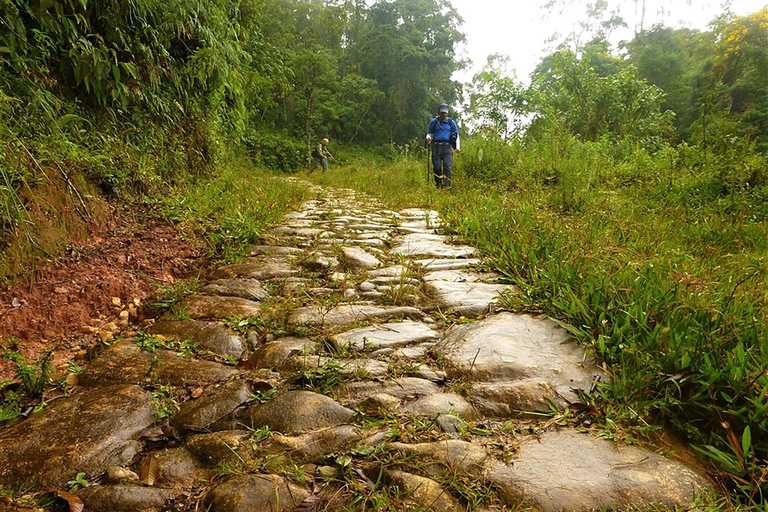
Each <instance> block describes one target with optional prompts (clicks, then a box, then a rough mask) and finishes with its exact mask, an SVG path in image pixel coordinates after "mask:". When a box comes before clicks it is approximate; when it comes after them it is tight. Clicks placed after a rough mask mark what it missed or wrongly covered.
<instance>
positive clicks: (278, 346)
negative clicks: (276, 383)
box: [248, 336, 316, 369]
mask: <svg viewBox="0 0 768 512" xmlns="http://www.w3.org/2000/svg"><path fill="white" fill-rule="evenodd" d="M315 345H316V343H315V342H314V341H312V340H311V339H309V338H294V337H292V336H287V337H284V338H278V339H276V340H274V341H270V342H269V343H265V344H263V345H260V346H259V347H258V348H257V349H256V350H254V351H253V353H252V354H251V355H250V357H249V358H248V361H249V362H250V363H251V364H252V365H253V366H255V367H257V368H274V369H280V367H281V366H282V365H283V363H284V362H285V361H286V359H288V358H289V357H291V356H304V355H309V354H312V353H314V351H315Z"/></svg>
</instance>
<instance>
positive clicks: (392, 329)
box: [331, 320, 440, 350]
mask: <svg viewBox="0 0 768 512" xmlns="http://www.w3.org/2000/svg"><path fill="white" fill-rule="evenodd" d="M439 337H440V335H439V334H438V333H437V332H436V331H434V330H432V329H431V328H429V327H427V326H426V325H424V324H422V323H420V322H414V321H412V320H404V321H402V322H387V323H383V324H377V325H372V326H370V327H362V328H360V329H353V330H351V331H347V332H343V333H340V334H337V335H335V336H333V337H332V338H331V339H332V340H333V343H334V345H336V346H337V347H339V348H341V347H344V348H348V349H351V350H375V349H379V348H394V347H403V346H405V345H410V344H412V343H420V342H423V341H430V340H437V339H438V338H439Z"/></svg>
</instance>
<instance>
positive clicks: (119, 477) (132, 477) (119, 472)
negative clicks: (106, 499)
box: [105, 466, 139, 484]
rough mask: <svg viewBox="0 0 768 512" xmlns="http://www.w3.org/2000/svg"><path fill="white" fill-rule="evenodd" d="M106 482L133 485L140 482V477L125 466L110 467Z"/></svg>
mask: <svg viewBox="0 0 768 512" xmlns="http://www.w3.org/2000/svg"><path fill="white" fill-rule="evenodd" d="M105 481H106V483H108V484H132V483H138V482H139V475H137V474H136V473H134V472H133V471H131V470H130V469H128V468H124V467H123V466H110V467H109V468H108V469H107V474H106V477H105Z"/></svg>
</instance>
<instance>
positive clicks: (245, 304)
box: [166, 294, 261, 320]
mask: <svg viewBox="0 0 768 512" xmlns="http://www.w3.org/2000/svg"><path fill="white" fill-rule="evenodd" d="M173 309H174V310H175V311H182V312H184V313H186V314H187V315H189V316H190V317H191V318H193V319H196V320H199V319H206V318H216V319H224V318H229V317H233V316H237V317H241V318H247V317H254V316H258V315H259V313H260V312H261V304H260V303H258V302H255V301H252V300H248V299H243V298H241V297H222V296H218V295H200V294H194V295H190V296H189V297H187V298H186V299H184V300H182V301H181V302H179V303H178V304H176V305H175V306H174V307H173ZM166 315H167V314H166Z"/></svg>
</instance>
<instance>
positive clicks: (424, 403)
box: [400, 393, 476, 418]
mask: <svg viewBox="0 0 768 512" xmlns="http://www.w3.org/2000/svg"><path fill="white" fill-rule="evenodd" d="M400 410H401V411H402V412H404V413H408V414H413V415H414V416H430V417H433V416H437V415H438V414H451V413H453V414H458V415H459V416H463V417H465V418H470V417H473V416H476V413H475V410H474V408H473V407H472V405H470V403H469V402H467V400H466V399H465V398H464V397H463V396H461V395H459V394H458V393H435V394H432V395H427V396H422V397H419V398H417V399H416V400H414V401H412V402H409V403H407V404H405V405H403V406H402V407H401V409H400Z"/></svg>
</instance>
